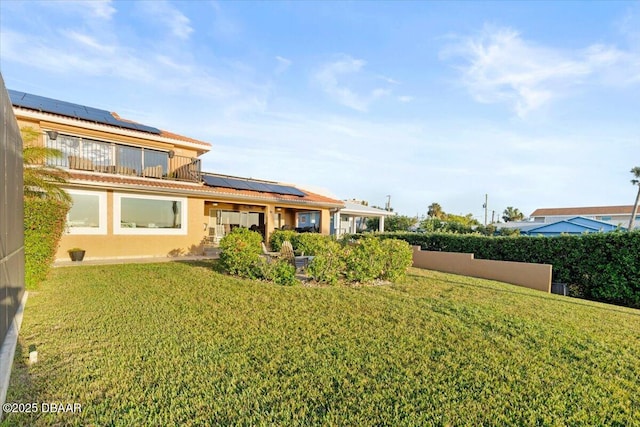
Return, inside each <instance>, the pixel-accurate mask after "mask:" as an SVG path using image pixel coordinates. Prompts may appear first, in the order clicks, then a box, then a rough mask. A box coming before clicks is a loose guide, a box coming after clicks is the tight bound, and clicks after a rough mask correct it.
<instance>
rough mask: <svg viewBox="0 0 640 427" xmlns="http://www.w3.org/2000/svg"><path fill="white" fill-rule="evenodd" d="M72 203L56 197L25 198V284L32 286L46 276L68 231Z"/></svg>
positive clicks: (30, 287) (28, 286)
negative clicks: (61, 239)
mask: <svg viewBox="0 0 640 427" xmlns="http://www.w3.org/2000/svg"><path fill="white" fill-rule="evenodd" d="M68 211H69V204H68V203H67V202H64V201H60V200H56V199H45V198H40V197H25V199H24V258H25V266H24V267H25V284H26V286H27V289H32V288H33V287H35V286H36V285H37V284H38V283H40V282H41V281H42V280H44V279H45V277H46V276H47V273H48V272H49V268H50V267H51V263H52V262H53V259H54V257H55V254H56V251H57V250H58V244H59V243H60V237H61V236H62V233H63V232H64V227H65V220H66V216H67V212H68Z"/></svg>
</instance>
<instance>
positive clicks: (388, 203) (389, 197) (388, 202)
mask: <svg viewBox="0 0 640 427" xmlns="http://www.w3.org/2000/svg"><path fill="white" fill-rule="evenodd" d="M384 210H385V211H391V194H387V206H386V207H385V208H384Z"/></svg>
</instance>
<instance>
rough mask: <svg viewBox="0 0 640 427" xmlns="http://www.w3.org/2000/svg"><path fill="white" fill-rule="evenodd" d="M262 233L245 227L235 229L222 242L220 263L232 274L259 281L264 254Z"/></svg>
mask: <svg viewBox="0 0 640 427" xmlns="http://www.w3.org/2000/svg"><path fill="white" fill-rule="evenodd" d="M261 242H262V236H261V235H260V233H257V232H255V231H251V230H248V229H246V228H243V227H238V228H234V229H233V230H232V231H231V233H229V234H227V235H226V236H224V237H223V238H222V240H221V241H220V249H222V252H221V253H220V262H221V264H222V268H224V269H225V271H227V272H228V273H230V274H235V275H238V276H240V277H248V278H251V279H257V278H259V276H260V268H259V264H258V263H259V262H260V255H261V254H262V247H261V246H260V243H261Z"/></svg>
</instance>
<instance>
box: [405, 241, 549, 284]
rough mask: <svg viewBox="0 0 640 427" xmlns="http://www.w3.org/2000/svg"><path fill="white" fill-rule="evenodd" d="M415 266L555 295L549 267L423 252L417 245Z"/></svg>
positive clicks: (414, 259) (414, 258)
mask: <svg viewBox="0 0 640 427" xmlns="http://www.w3.org/2000/svg"><path fill="white" fill-rule="evenodd" d="M413 266H414V267H417V268H424V269H427V270H436V271H442V272H445V273H454V274H460V275H463V276H470V277H478V278H482V279H490V280H498V281H500V282H505V283H511V284H514V285H518V286H523V287H525V288H530V289H536V290H538V291H544V292H551V271H552V266H551V265H549V264H530V263H525V262H511V261H492V260H485V259H475V258H474V256H473V254H463V253H455V252H433V251H423V250H421V249H420V246H414V247H413Z"/></svg>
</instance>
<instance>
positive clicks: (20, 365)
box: [0, 341, 42, 427]
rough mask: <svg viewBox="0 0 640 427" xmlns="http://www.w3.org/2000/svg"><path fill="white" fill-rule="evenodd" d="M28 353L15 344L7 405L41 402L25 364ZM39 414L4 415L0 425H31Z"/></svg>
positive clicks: (20, 345) (27, 366)
mask: <svg viewBox="0 0 640 427" xmlns="http://www.w3.org/2000/svg"><path fill="white" fill-rule="evenodd" d="M28 356H29V355H28V351H27V353H25V351H24V347H23V346H22V344H20V341H18V342H17V343H16V352H15V355H14V357H13V367H12V368H11V378H10V380H9V388H8V390H7V397H6V401H7V403H27V402H29V403H30V402H41V401H42V399H40V393H39V391H38V388H37V386H36V385H35V384H34V383H33V380H32V378H31V372H30V369H29V365H28V364H27V360H28V359H29V357H28ZM38 417H39V414H38V413H37V412H36V413H32V414H20V413H4V418H3V420H2V422H1V423H0V426H1V427H4V426H18V425H25V426H26V425H33V424H34V423H35V421H36V419H37V418H38Z"/></svg>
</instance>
